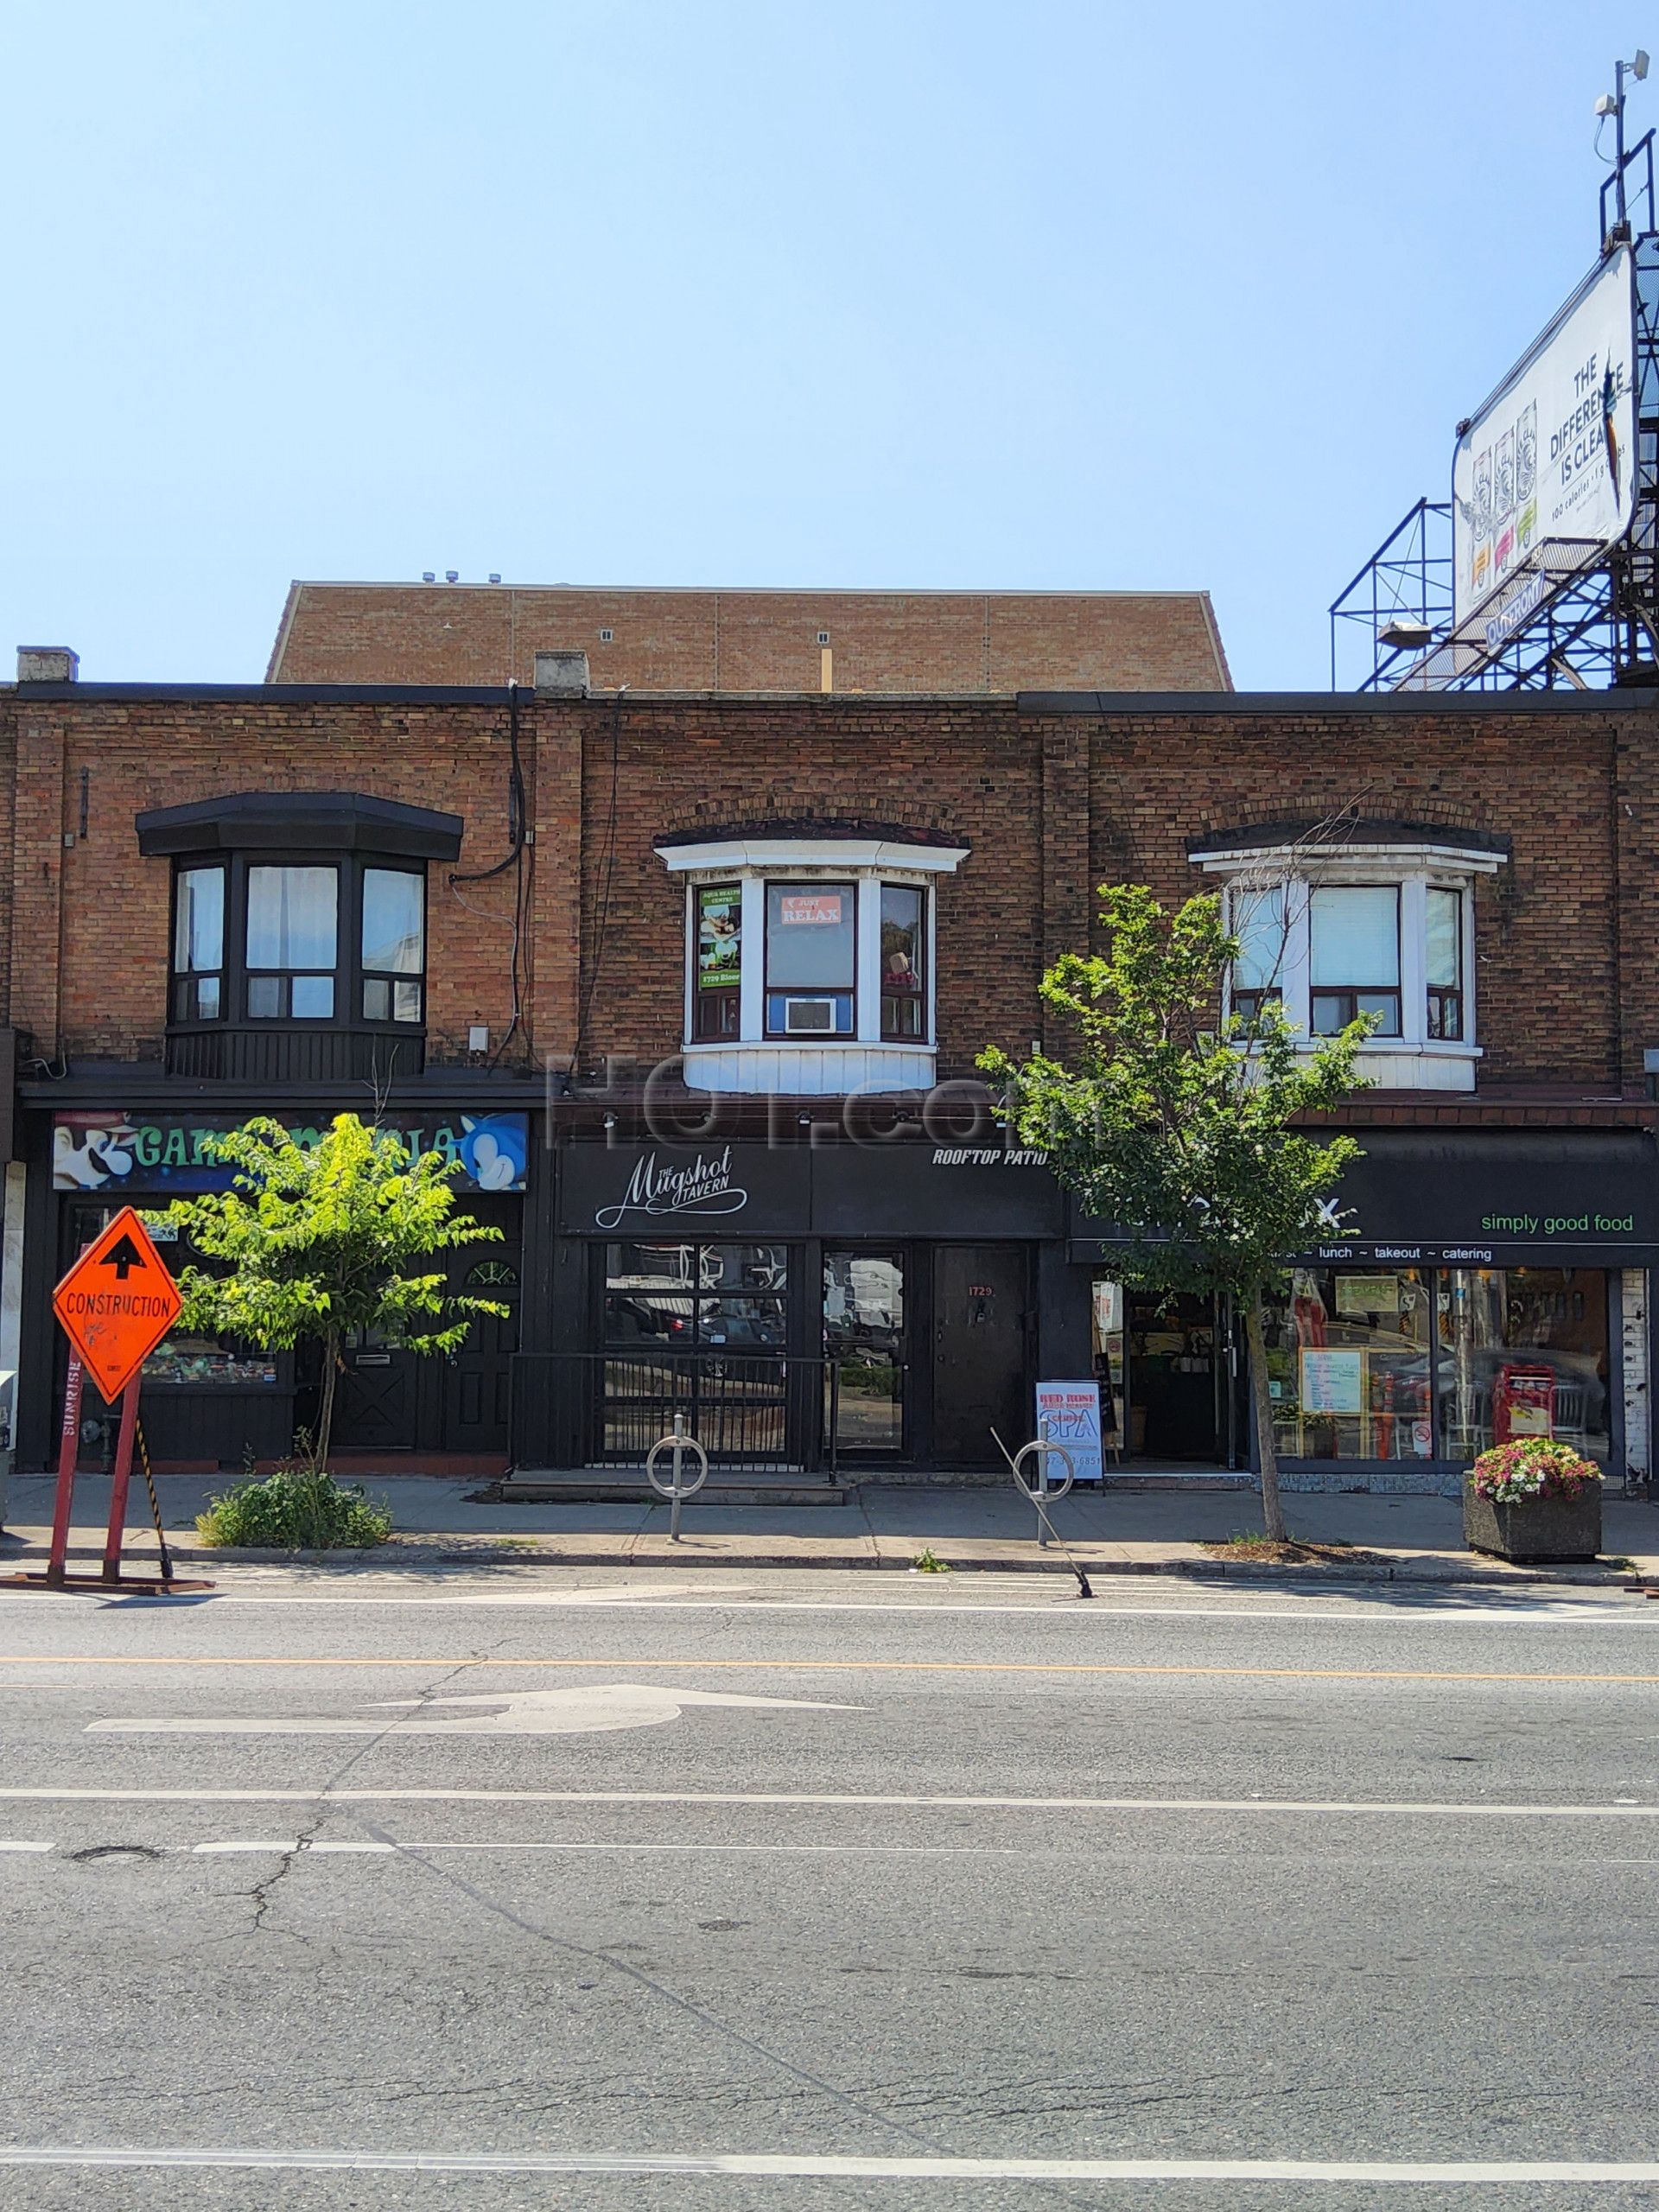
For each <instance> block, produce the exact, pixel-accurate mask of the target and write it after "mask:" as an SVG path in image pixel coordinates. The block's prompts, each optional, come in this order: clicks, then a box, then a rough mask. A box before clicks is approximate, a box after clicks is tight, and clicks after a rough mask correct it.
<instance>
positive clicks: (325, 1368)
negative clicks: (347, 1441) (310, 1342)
mask: <svg viewBox="0 0 1659 2212" xmlns="http://www.w3.org/2000/svg"><path fill="white" fill-rule="evenodd" d="M339 1373H340V1332H339V1330H338V1329H330V1330H329V1332H328V1334H327V1337H326V1338H324V1340H323V1346H322V1396H321V1399H320V1401H319V1402H318V1405H317V1433H316V1435H315V1438H314V1439H313V1440H312V1446H311V1465H312V1468H313V1470H314V1471H315V1472H316V1473H318V1474H327V1471H328V1442H329V1439H330V1437H331V1436H332V1434H333V1433H334V1380H335V1377H336V1376H338V1375H339Z"/></svg>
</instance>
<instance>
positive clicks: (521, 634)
mask: <svg viewBox="0 0 1659 2212" xmlns="http://www.w3.org/2000/svg"><path fill="white" fill-rule="evenodd" d="M557 651H569V652H585V653H586V654H587V655H588V664H589V666H590V667H591V669H592V671H593V678H594V683H595V684H596V685H597V686H598V687H599V688H600V689H601V690H607V691H613V690H618V689H619V688H620V687H621V686H622V685H625V684H626V686H627V687H628V688H629V689H630V690H634V691H692V692H705V691H715V692H720V693H723V694H737V695H739V696H742V695H745V694H749V693H754V692H781V693H785V694H794V693H798V692H802V691H851V692H861V691H862V692H901V693H907V694H912V695H916V694H920V695H927V694H942V695H946V696H950V695H973V694H979V695H981V696H1002V697H1007V696H1010V695H1012V694H1013V693H1014V692H1016V691H1020V690H1031V689H1033V688H1034V687H1047V688H1050V689H1053V690H1103V691H1216V690H1227V689H1228V688H1229V686H1230V681H1231V679H1230V677H1229V676H1228V673H1227V661H1226V656H1225V654H1224V652H1223V651H1222V645H1221V634H1220V632H1219V631H1218V630H1217V626H1216V618H1215V611H1214V609H1213V608H1212V607H1211V604H1210V596H1209V594H1208V593H1207V592H1176V591H1171V592H1128V591H1076V592H1038V591H1031V592H979V591H908V592H902V591H887V592H882V591H659V590H652V589H651V588H645V587H640V586H623V587H618V588H607V587H604V586H599V585H593V586H586V585H583V586H578V585H570V584H557V585H552V586H541V587H537V588H524V587H522V586H517V585H512V584H452V583H448V582H445V583H420V584H365V583H344V584H338V583H296V584H294V585H293V586H291V587H290V588H289V594H288V603H287V605H286V606H285V607H284V608H283V619H282V623H281V626H280V627H279V629H278V631H277V642H276V644H275V645H274V646H273V647H272V649H271V656H270V668H269V670H268V671H267V680H268V681H269V682H270V683H505V682H506V681H507V680H508V679H509V678H510V677H516V678H517V680H518V682H519V683H529V682H530V680H531V676H532V673H533V671H534V667H535V658H536V655H537V652H557Z"/></svg>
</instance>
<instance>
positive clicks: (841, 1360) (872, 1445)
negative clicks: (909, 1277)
mask: <svg viewBox="0 0 1659 2212" xmlns="http://www.w3.org/2000/svg"><path fill="white" fill-rule="evenodd" d="M823 1352H824V1366H823V1392H824V1401H823V1432H824V1440H825V1443H826V1445H827V1446H830V1447H831V1448H832V1449H833V1451H834V1452H835V1455H836V1457H837V1458H841V1457H842V1456H844V1455H846V1454H849V1453H862V1452H895V1453H896V1452H902V1451H903V1450H904V1448H905V1376H906V1361H905V1255H904V1254H903V1253H902V1252H896V1251H885V1252H871V1251H863V1250H859V1249H852V1248H849V1247H840V1248H838V1247H836V1246H834V1245H827V1246H826V1247H825V1248H824V1255H823Z"/></svg>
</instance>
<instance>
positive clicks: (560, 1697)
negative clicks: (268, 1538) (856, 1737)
mask: <svg viewBox="0 0 1659 2212" xmlns="http://www.w3.org/2000/svg"><path fill="white" fill-rule="evenodd" d="M688 1705H723V1706H744V1707H767V1708H771V1709H772V1710H787V1711H790V1712H793V1713H861V1712H863V1711H864V1710H865V1707H862V1706H857V1705H823V1704H818V1703H815V1702H814V1701H813V1700H811V1699H810V1698H794V1697H737V1696H730V1695H728V1694H725V1693H723V1692H721V1691H719V1690H682V1689H672V1688H662V1687H661V1686H659V1685H658V1684H656V1683H652V1682H593V1683H571V1684H568V1685H567V1686H565V1687H564V1688H559V1689H550V1690H497V1691H493V1692H491V1693H490V1694H487V1695H485V1694H480V1695H478V1696H473V1697H429V1698H418V1697H388V1698H377V1699H376V1700H374V1701H373V1703H372V1705H369V1706H365V1707H359V1710H360V1711H362V1712H365V1713H371V1712H372V1713H381V1712H387V1711H390V1710H391V1709H393V1708H397V1707H406V1708H409V1709H410V1717H409V1718H408V1719H398V1720H341V1719H334V1718H332V1717H330V1716H328V1715H327V1714H315V1715H312V1716H309V1717H307V1716H305V1715H301V1716H300V1717H298V1718H297V1719H281V1720H267V1719H255V1720H239V1719H198V1718H195V1717H194V1716H188V1717H186V1718H183V1719H156V1720H91V1721H88V1723H87V1724H86V1734H87V1735H89V1736H591V1735H596V1734H599V1733H601V1732H606V1731H608V1730H613V1729H619V1728H654V1727H657V1726H660V1724H661V1723H662V1722H664V1721H665V1720H677V1719H679V1717H680V1714H681V1713H682V1712H683V1709H684V1707H687V1706H688ZM439 1706H464V1707H467V1708H468V1710H467V1712H465V1713H461V1714H458V1715H457V1716H456V1717H455V1718H454V1719H446V1720H427V1719H422V1718H421V1717H420V1716H421V1715H423V1714H424V1713H431V1712H433V1711H435V1708H436V1707H439Z"/></svg>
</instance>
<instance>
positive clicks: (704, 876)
mask: <svg viewBox="0 0 1659 2212" xmlns="http://www.w3.org/2000/svg"><path fill="white" fill-rule="evenodd" d="M657 853H658V857H659V858H660V859H661V860H662V861H663V862H664V865H665V866H666V867H667V868H668V870H669V872H670V874H671V877H673V878H674V879H676V880H677V881H678V882H680V883H681V884H683V895H684V899H685V946H686V951H685V1018H684V1035H683V1053H684V1063H685V1080H686V1082H687V1084H688V1085H690V1088H691V1089H693V1090H721V1091H747V1092H766V1091H777V1092H783V1093H788V1094H792V1095H798V1096H840V1095H844V1094H845V1093H847V1092H849V1091H853V1090H871V1091H877V1092H880V1091H887V1090H925V1089H927V1088H929V1087H930V1086H931V1084H932V1082H933V1079H934V1066H935V1062H936V1059H937V1056H938V1046H937V1037H936V1032H935V1027H934V976H935V973H936V963H935V955H936V950H937V933H936V926H935V918H934V896H933V894H934V887H935V886H936V884H937V883H938V879H939V878H940V877H941V876H942V875H949V874H955V872H956V870H957V868H959V867H960V866H961V864H962V862H963V861H964V860H966V859H967V857H968V849H967V847H966V846H963V845H956V844H950V843H948V842H945V841H944V840H943V839H942V838H930V837H928V836H926V835H925V833H921V832H917V831H906V830H898V829H895V830H893V831H892V832H890V833H885V834H880V835H874V834H864V833H863V832H861V831H853V832H848V833H844V834H843V833H840V832H835V831H830V830H828V829H826V830H824V831H823V832H821V833H817V834H813V835H810V836H809V835H803V836H770V835H762V834H760V833H759V832H757V833H754V834H747V833H746V834H734V835H733V836H726V837H718V838H708V839H702V838H699V839H696V840H693V839H690V838H685V839H670V840H666V841H664V842H663V843H662V844H659V845H658V847H657Z"/></svg>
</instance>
